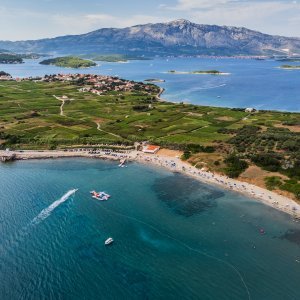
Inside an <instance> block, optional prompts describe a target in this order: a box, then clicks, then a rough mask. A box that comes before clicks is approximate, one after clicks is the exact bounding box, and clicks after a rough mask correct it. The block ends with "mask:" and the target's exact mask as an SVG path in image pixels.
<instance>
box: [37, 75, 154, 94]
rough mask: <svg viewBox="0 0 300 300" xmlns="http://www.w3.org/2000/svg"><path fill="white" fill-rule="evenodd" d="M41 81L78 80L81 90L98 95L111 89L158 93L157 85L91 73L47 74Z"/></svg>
mask: <svg viewBox="0 0 300 300" xmlns="http://www.w3.org/2000/svg"><path fill="white" fill-rule="evenodd" d="M39 81H44V82H55V81H63V82H76V83H79V84H80V85H81V86H82V87H81V88H80V89H79V91H80V92H91V93H93V94H97V95H103V94H106V93H108V92H111V91H115V92H133V91H143V92H147V93H157V92H158V91H157V87H155V86H154V85H151V84H145V83H142V82H135V81H131V80H125V79H121V78H119V77H112V76H105V75H91V74H56V75H45V76H44V77H43V78H41V79H39Z"/></svg>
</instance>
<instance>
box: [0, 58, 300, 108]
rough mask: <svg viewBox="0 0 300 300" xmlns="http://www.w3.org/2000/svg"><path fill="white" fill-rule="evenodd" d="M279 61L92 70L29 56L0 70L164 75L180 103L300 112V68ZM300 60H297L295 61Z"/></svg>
mask: <svg viewBox="0 0 300 300" xmlns="http://www.w3.org/2000/svg"><path fill="white" fill-rule="evenodd" d="M282 64H283V63H282V62H278V61H274V60H263V61H258V60H250V59H229V58H228V59H212V58H170V59H155V60H150V61H131V62H129V63H105V62H99V66H97V67H93V68H89V69H81V70H78V69H65V68H58V67H55V66H45V65H40V64H38V61H34V60H26V63H25V64H22V65H0V70H3V71H6V72H9V73H10V74H12V75H13V76H15V77H28V76H37V75H40V76H43V75H45V74H57V73H78V72H79V73H94V74H105V75H117V76H120V77H123V78H126V79H132V80H138V81H142V80H145V79H149V78H160V79H164V80H166V82H165V83H157V84H158V85H160V86H162V87H163V88H165V89H166V92H165V93H164V94H163V98H164V99H167V100H169V101H175V102H181V101H184V102H189V103H194V104H201V105H210V106H223V107H254V108H256V109H267V110H269V109H272V110H284V111H300V96H299V95H300V93H299V91H300V70H283V69H279V68H278V67H279V66H281V65H282ZM290 64H297V63H290ZM211 69H216V70H219V71H222V72H228V73H231V74H230V75H228V76H225V75H224V76H214V75H192V74H181V75H180V74H168V73H166V72H167V71H169V70H176V71H196V70H211Z"/></svg>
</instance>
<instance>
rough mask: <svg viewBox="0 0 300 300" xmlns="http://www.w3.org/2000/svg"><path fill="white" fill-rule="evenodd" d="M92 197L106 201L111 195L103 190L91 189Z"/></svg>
mask: <svg viewBox="0 0 300 300" xmlns="http://www.w3.org/2000/svg"><path fill="white" fill-rule="evenodd" d="M90 193H91V195H92V198H94V199H96V200H99V201H107V200H108V199H109V198H110V197H111V196H110V195H109V194H106V193H105V192H96V191H91V192H90Z"/></svg>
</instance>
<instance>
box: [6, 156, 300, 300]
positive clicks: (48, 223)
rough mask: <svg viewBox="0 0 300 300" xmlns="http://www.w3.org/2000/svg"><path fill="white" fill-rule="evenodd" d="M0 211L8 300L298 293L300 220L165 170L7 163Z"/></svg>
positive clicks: (91, 163) (288, 298)
mask: <svg viewBox="0 0 300 300" xmlns="http://www.w3.org/2000/svg"><path fill="white" fill-rule="evenodd" d="M74 188H78V189H79V190H78V192H77V193H76V194H75V195H71V196H70V197H63V196H64V195H66V193H67V192H68V191H70V190H72V189H74ZM92 189H96V190H99V191H102V190H104V191H106V192H108V193H109V194H111V195H112V198H111V199H110V200H109V201H107V202H98V201H96V200H94V199H92V198H91V197H90V195H89V191H90V190H92ZM57 200H59V201H58V202H57ZM0 212H1V213H0V232H1V235H0V299H1V300H14V299H55V300H56V299H72V300H76V299H78V300H79V299H80V300H81V299H105V300H106V299H181V300H183V299H188V300H190V299H201V300H206V299H218V300H225V299H226V300H227V299H230V300H235V299H237V300H241V299H253V300H254V299H263V300H268V299H270V300H277V299H278V300H281V299H285V300H292V299H293V300H297V299H300V285H299V281H300V224H299V223H295V222H293V221H292V220H291V218H290V217H289V216H287V215H285V214H283V213H280V212H278V211H276V210H274V209H272V208H269V207H266V206H264V205H262V204H260V203H259V202H257V201H255V200H251V199H249V198H247V197H245V196H242V195H240V194H237V193H233V192H229V191H224V190H221V189H219V188H216V187H212V186H209V185H206V184H201V183H199V182H196V181H194V180H193V179H190V178H188V177H185V176H183V175H180V174H174V173H171V172H169V171H167V170H165V169H159V168H153V167H149V166H144V165H138V164H136V163H131V164H129V165H128V167H127V168H123V169H120V168H118V167H117V166H116V163H115V162H105V161H99V160H88V159H61V160H43V161H40V160H36V161H22V162H14V163H11V164H1V165H0ZM261 228H263V229H264V230H265V232H266V233H265V234H264V235H261V234H260V229H261ZM108 237H113V238H114V240H115V243H114V244H113V245H112V246H110V247H105V246H104V241H105V240H106V239H107V238H108Z"/></svg>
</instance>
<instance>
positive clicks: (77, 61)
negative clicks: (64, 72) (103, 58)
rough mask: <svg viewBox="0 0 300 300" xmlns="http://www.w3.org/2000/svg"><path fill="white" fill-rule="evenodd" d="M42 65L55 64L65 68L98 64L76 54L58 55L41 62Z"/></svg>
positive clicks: (87, 66) (88, 66)
mask: <svg viewBox="0 0 300 300" xmlns="http://www.w3.org/2000/svg"><path fill="white" fill-rule="evenodd" d="M40 64H41V65H53V66H57V67H63V68H72V69H79V68H90V67H94V66H96V65H97V64H96V63H95V62H93V61H91V60H87V59H82V58H79V57H76V56H64V57H56V58H51V59H46V60H43V61H41V62H40Z"/></svg>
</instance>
